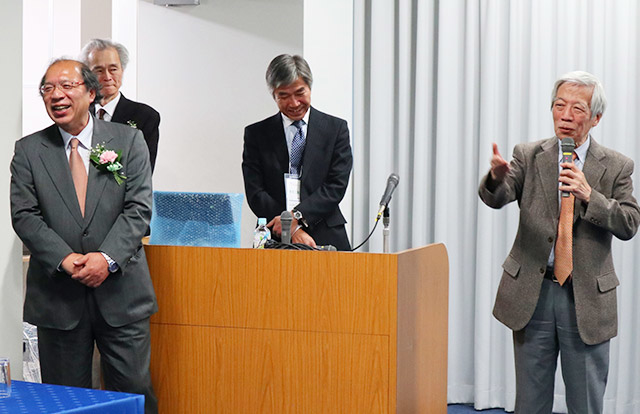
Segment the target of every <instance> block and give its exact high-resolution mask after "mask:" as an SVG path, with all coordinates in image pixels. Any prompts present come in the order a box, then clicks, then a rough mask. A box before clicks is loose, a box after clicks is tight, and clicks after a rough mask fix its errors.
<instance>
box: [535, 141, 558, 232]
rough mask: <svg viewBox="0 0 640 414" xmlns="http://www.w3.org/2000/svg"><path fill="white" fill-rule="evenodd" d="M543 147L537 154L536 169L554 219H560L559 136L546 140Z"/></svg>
mask: <svg viewBox="0 0 640 414" xmlns="http://www.w3.org/2000/svg"><path fill="white" fill-rule="evenodd" d="M541 147H542V152H539V153H538V154H537V155H536V161H535V162H536V169H537V171H538V177H539V178H540V181H541V186H542V190H543V192H544V198H545V200H546V202H547V207H548V208H549V211H550V212H551V216H552V217H553V219H554V220H558V215H559V214H560V211H559V209H558V138H556V137H553V138H550V139H548V140H546V141H544V142H543V143H542V144H541Z"/></svg>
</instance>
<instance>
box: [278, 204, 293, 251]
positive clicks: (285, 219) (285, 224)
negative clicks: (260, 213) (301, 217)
mask: <svg viewBox="0 0 640 414" xmlns="http://www.w3.org/2000/svg"><path fill="white" fill-rule="evenodd" d="M291 221H293V215H292V214H291V212H290V211H288V210H285V211H283V212H282V213H281V214H280V223H281V224H282V236H280V240H281V241H282V243H285V244H290V243H291Z"/></svg>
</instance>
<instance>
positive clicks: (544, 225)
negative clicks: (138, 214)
mask: <svg viewBox="0 0 640 414" xmlns="http://www.w3.org/2000/svg"><path fill="white" fill-rule="evenodd" d="M552 96H553V99H552V101H551V111H552V114H553V123H554V130H555V134H556V136H555V137H552V138H549V139H544V140H541V141H536V142H531V143H526V144H518V145H516V147H515V149H514V151H513V160H512V161H511V163H507V161H505V160H504V159H503V158H502V156H501V155H500V153H499V152H498V148H497V145H496V144H493V157H492V158H491V169H490V171H489V173H488V174H487V175H486V176H485V177H484V178H483V179H482V182H481V183H480V188H479V193H480V198H481V199H482V200H483V201H484V202H485V203H486V204H487V205H488V206H490V207H493V208H500V207H502V206H504V205H505V204H507V203H509V202H511V201H517V202H518V205H519V206H520V224H519V227H518V234H517V235H516V239H515V242H514V244H513V247H512V249H511V251H510V253H509V256H508V257H507V259H506V260H505V262H504V264H503V265H502V267H503V270H504V271H503V274H502V279H501V281H500V286H499V287H498V293H497V296H496V302H495V306H494V309H493V314H494V316H495V317H496V318H497V319H498V320H500V321H501V322H502V323H504V324H505V325H506V326H508V327H509V328H511V329H512V330H513V340H514V354H515V368H516V407H515V411H516V413H523V414H531V413H549V414H550V413H551V410H552V406H553V389H554V376H555V371H556V363H557V360H558V353H560V359H561V361H562V376H563V378H564V382H565V387H566V401H567V407H568V409H569V413H580V414H590V413H602V410H603V399H604V392H605V387H606V383H607V374H608V369H609V342H610V339H611V338H613V337H614V336H616V335H617V332H618V323H617V306H616V287H617V286H618V285H619V283H620V282H619V281H618V277H617V276H616V272H615V270H614V267H613V260H612V257H611V240H612V238H613V236H615V237H617V238H618V239H621V240H628V239H630V238H631V237H633V236H634V234H635V233H636V231H637V229H638V225H639V224H640V207H638V203H637V202H636V199H635V198H634V196H633V183H632V180H631V175H632V174H633V161H632V160H631V159H629V158H628V157H626V156H624V155H622V154H620V153H619V152H616V151H614V150H611V149H609V148H606V147H604V146H602V145H600V144H599V143H598V142H596V140H595V139H593V138H592V137H591V136H590V135H589V131H590V130H591V128H593V127H595V126H596V125H597V124H598V122H599V121H600V119H601V117H602V114H603V112H604V110H605V107H606V99H605V96H604V90H603V88H602V85H601V84H600V82H599V81H598V79H597V78H596V77H595V76H593V75H591V74H589V73H586V72H571V73H567V74H566V75H564V76H562V77H561V78H560V79H559V80H558V81H556V84H555V86H554V89H553V93H552ZM568 138H569V139H568ZM561 139H565V140H567V139H568V141H569V142H571V141H573V142H575V151H574V154H575V155H574V156H575V158H574V159H575V161H573V162H564V161H563V159H564V158H563V156H564V155H565V153H566V157H567V158H566V160H571V156H572V154H571V150H570V149H568V148H567V150H563V149H562V146H561V145H560V140H561ZM561 192H564V194H563V195H561ZM560 200H563V201H560ZM565 217H566V219H567V221H566V222H565V220H563V219H564V218H565ZM565 225H566V226H565ZM565 248H566V250H565Z"/></svg>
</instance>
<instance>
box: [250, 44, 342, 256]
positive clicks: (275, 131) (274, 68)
mask: <svg viewBox="0 0 640 414" xmlns="http://www.w3.org/2000/svg"><path fill="white" fill-rule="evenodd" d="M266 79H267V84H268V85H269V88H270V89H271V93H272V96H273V98H274V100H275V101H276V104H277V105H278V109H279V110H280V112H278V113H277V114H275V115H273V116H271V117H269V118H267V119H264V120H262V121H260V122H257V123H255V124H253V125H249V126H248V127H246V128H245V133H244V153H243V156H242V173H243V176H244V187H245V193H246V195H247V202H248V203H249V207H251V210H253V212H254V214H255V215H256V216H258V217H265V218H266V219H267V220H270V222H269V223H268V226H269V227H270V228H271V229H272V233H273V234H274V235H275V236H276V238H279V237H280V234H281V223H280V214H281V213H282V211H284V210H289V211H291V212H292V215H293V217H294V218H293V222H292V225H291V240H292V242H294V243H304V244H306V245H309V246H313V247H315V246H316V245H333V246H334V247H336V248H337V249H338V250H350V244H349V239H348V237H347V232H346V230H345V226H344V225H345V223H346V220H345V218H344V216H343V215H342V212H341V211H340V207H339V206H338V204H339V203H340V201H341V200H342V198H343V197H344V194H345V191H346V189H347V184H348V183H349V175H350V174H351V167H352V163H353V160H352V155H351V144H350V142H349V129H348V128H347V123H346V121H344V120H342V119H339V118H336V117H333V116H331V115H327V114H325V113H322V112H320V111H318V110H316V109H315V108H312V107H311V84H312V82H313V77H312V75H311V69H310V68H309V65H308V64H307V62H306V61H305V60H304V59H303V58H302V57H300V56H291V55H280V56H277V57H276V58H274V59H273V60H272V61H271V63H270V64H269V67H268V69H267V74H266Z"/></svg>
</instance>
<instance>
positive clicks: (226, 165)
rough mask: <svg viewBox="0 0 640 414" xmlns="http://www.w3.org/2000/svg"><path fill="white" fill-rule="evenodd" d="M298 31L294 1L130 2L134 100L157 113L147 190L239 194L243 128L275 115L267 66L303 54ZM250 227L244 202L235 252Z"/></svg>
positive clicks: (299, 13) (299, 9) (298, 7)
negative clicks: (133, 6)
mask: <svg viewBox="0 0 640 414" xmlns="http://www.w3.org/2000/svg"><path fill="white" fill-rule="evenodd" d="M115 24H116V21H114V25H115ZM302 27H303V3H302V1H299V0H269V1H258V0H209V1H207V0H202V1H201V4H200V5H199V6H181V7H162V6H156V5H154V4H153V3H152V1H151V0H139V1H138V28H137V29H138V44H137V48H138V50H137V63H138V68H137V84H138V89H137V92H138V100H140V101H141V102H145V103H147V104H149V105H151V106H153V107H154V108H155V109H157V110H158V112H160V115H161V117H162V120H161V123H160V143H159V149H158V158H157V162H156V169H155V172H154V189H155V190H163V191H202V192H230V193H244V185H243V180H242V171H241V160H242V142H243V133H244V127H245V126H246V125H249V124H251V123H253V122H256V121H259V120H261V119H264V118H266V117H268V116H271V115H273V114H275V113H276V112H277V107H276V104H275V102H274V101H273V99H272V98H271V96H270V95H269V92H268V90H267V87H266V84H265V80H264V74H265V70H266V68H267V65H268V64H269V62H270V61H271V59H273V58H274V57H275V56H276V55H278V54H281V53H291V54H295V53H297V54H300V53H302ZM125 76H127V77H131V76H132V73H128V74H126V75H125ZM125 82H127V79H126V78H125ZM254 227H255V216H254V215H253V213H252V212H251V210H250V209H249V208H248V205H247V203H246V200H245V203H244V207H243V211H242V246H244V247H247V246H250V240H251V237H252V235H253V228H254Z"/></svg>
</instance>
